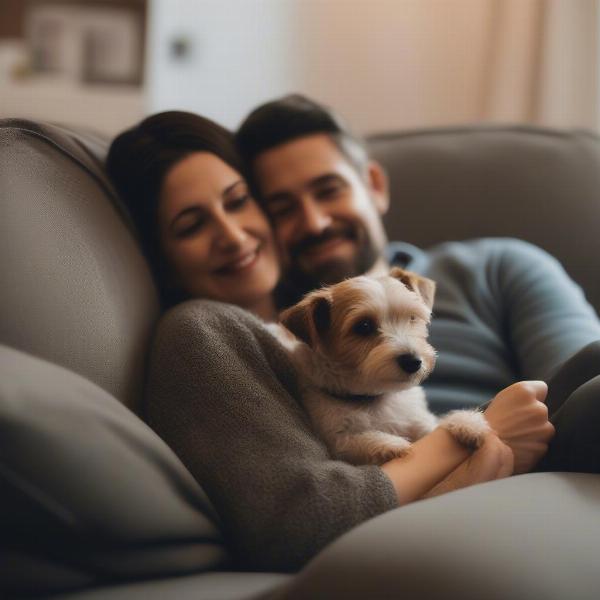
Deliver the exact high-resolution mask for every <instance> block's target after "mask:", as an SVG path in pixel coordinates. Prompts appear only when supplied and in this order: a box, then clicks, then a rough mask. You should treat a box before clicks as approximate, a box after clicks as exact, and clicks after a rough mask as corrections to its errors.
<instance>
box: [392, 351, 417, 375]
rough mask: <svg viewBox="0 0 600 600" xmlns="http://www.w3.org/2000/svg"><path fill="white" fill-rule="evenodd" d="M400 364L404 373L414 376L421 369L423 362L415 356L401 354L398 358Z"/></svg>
mask: <svg viewBox="0 0 600 600" xmlns="http://www.w3.org/2000/svg"><path fill="white" fill-rule="evenodd" d="M398 364H399V365H400V368H401V369H402V370H403V371H406V372H407V373H410V374H412V373H416V372H417V371H418V370H419V369H420V368H421V364H422V361H421V359H420V358H419V357H417V356H415V355H414V354H401V355H400V356H399V357H398Z"/></svg>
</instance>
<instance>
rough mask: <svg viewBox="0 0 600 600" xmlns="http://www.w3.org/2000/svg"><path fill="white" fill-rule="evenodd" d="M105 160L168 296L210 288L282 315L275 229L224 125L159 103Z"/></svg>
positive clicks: (211, 293) (219, 296) (199, 294)
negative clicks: (166, 109) (160, 108)
mask: <svg viewBox="0 0 600 600" xmlns="http://www.w3.org/2000/svg"><path fill="white" fill-rule="evenodd" d="M107 169H108V172H109V175H110V176H111V178H112V180H113V182H114V183H115V186H116V188H117V189H118V191H119V193H120V195H121V197H122V198H123V199H124V200H125V202H126V203H127V206H128V208H129V211H130V213H131V215H132V216H133V218H134V220H135V224H136V226H137V229H138V232H139V233H140V235H141V237H142V243H143V247H144V250H145V252H146V255H147V257H148V259H149V261H150V264H151V266H152V267H153V270H154V272H155V275H156V277H157V280H158V283H159V289H160V291H161V294H162V297H163V301H164V302H165V304H166V305H172V304H175V303H177V302H178V301H181V300H183V299H185V298H211V299H213V300H220V301H222V302H229V303H231V304H236V305H238V306H241V307H243V308H246V309H248V310H250V311H251V312H253V313H255V314H257V315H258V316H260V317H262V318H264V319H266V320H272V319H274V318H275V316H276V312H275V305H274V301H273V293H272V292H273V289H274V288H275V285H276V283H277V280H278V279H279V264H278V260H277V256H276V252H275V245H274V242H273V237H272V234H271V229H270V226H269V223H268V222H267V219H266V217H265V216H264V214H263V213H262V211H261V210H260V209H259V207H258V205H257V204H256V202H255V201H254V199H253V198H252V197H251V196H250V194H249V191H248V186H247V185H246V181H245V180H244V177H243V176H242V167H241V164H240V161H239V158H238V156H237V153H236V151H235V148H234V146H233V143H232V139H231V134H230V133H229V132H228V131H227V130H226V129H224V128H223V127H221V126H220V125H217V124H216V123H213V122H212V121H209V120H208V119H204V118H203V117H200V116H198V115H194V114H191V113H184V112H176V111H173V112H165V113H159V114H157V115H154V116H151V117H149V118H147V119H145V120H144V121H142V122H141V123H140V124H139V125H138V126H136V127H134V128H132V129H129V130H128V131H125V132H124V133H122V134H121V135H120V136H118V137H117V138H116V139H115V140H114V141H113V143H112V145H111V148H110V152H109V155H108V158H107Z"/></svg>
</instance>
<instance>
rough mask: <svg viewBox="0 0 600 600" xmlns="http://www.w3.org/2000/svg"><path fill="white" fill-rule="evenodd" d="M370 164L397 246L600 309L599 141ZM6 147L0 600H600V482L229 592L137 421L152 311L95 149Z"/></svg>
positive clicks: (33, 142)
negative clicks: (470, 259) (501, 246)
mask: <svg viewBox="0 0 600 600" xmlns="http://www.w3.org/2000/svg"><path fill="white" fill-rule="evenodd" d="M370 144H371V148H372V151H373V154H374V155H375V156H376V157H377V158H378V159H379V160H380V161H381V162H382V163H383V164H384V165H385V166H386V168H387V170H388V172H389V174H390V178H391V183H392V188H393V190H394V196H393V197H392V208H391V211H390V214H389V215H388V218H387V221H386V226H387V228H388V232H389V234H390V238H392V239H405V240H407V241H410V242H413V243H416V244H417V245H422V246H427V245H429V244H432V243H435V242H437V241H442V240H446V239H457V238H467V237H474V236H480V235H502V236H505V235H510V236H516V237H521V238H523V239H527V240H530V241H532V242H534V243H537V244H538V245H540V246H542V247H544V248H545V249H547V250H549V251H550V252H552V253H553V254H554V255H555V256H557V257H558V258H559V259H560V260H561V261H562V262H563V264H564V265H565V267H566V268H567V270H568V271H569V272H570V273H571V275H572V277H573V278H574V279H575V280H576V281H577V282H578V283H579V284H581V285H582V286H583V288H584V289H585V290H586V293H587V294H588V298H589V299H590V301H591V302H592V303H593V304H594V306H595V307H596V309H597V310H598V309H599V308H600V283H599V282H598V280H597V277H596V272H597V268H596V259H595V256H596V252H595V251H596V249H597V248H600V245H599V244H598V242H597V234H596V223H598V222H600V202H599V201H598V200H599V199H600V198H599V197H598V196H600V194H599V193H598V190H600V140H599V139H598V138H597V137H595V136H594V135H592V134H589V133H583V132H559V131H550V130H544V129H538V128H530V127H510V126H495V127H486V126H474V127H463V128H452V129H437V130H428V131H418V132H408V133H399V134H385V135H380V136H373V137H372V138H371V139H370ZM0 148H1V154H0V227H1V235H0V260H1V261H2V268H1V269H0V289H1V290H2V294H1V302H2V311H1V317H0V345H1V346H0V514H1V515H2V518H1V519H0V524H1V527H2V532H1V534H0V597H43V598H55V599H58V598H60V599H65V600H66V599H72V600H84V599H85V600H100V599H102V600H104V599H106V600H117V599H125V598H127V599H130V598H131V599H137V598H140V599H141V598H143V599H144V600H150V599H154V598H156V599H158V598H177V599H178V600H187V599H188V598H189V599H192V598H193V599H195V600H217V599H219V600H231V599H240V600H241V599H250V598H264V599H274V600H275V599H281V600H295V599H298V600H299V599H312V598H327V599H334V600H337V599H349V600H352V599H359V598H360V599H371V598H415V599H418V598H427V599H430V598H448V597H461V598H463V599H471V598H472V599H480V598H484V597H485V598H486V599H487V600H492V599H509V598H511V599H518V598H544V599H545V600H559V599H561V600H563V599H564V598H569V599H582V600H583V599H588V598H589V599H592V598H596V597H597V590H598V589H599V588H600V571H599V570H598V555H599V553H600V518H599V516H600V475H590V474H581V473H537V474H527V475H521V476H516V477H512V478H508V479H504V480H501V481H496V482H491V483H487V484H482V485H478V486H473V487H471V488H468V489H466V490H460V491H457V492H453V493H451V494H447V495H445V496H441V497H438V498H434V499H431V500H427V501H423V502H418V503H415V504H412V505H409V506H406V507H402V508H399V509H396V510H393V511H390V512H388V513H386V514H383V515H380V516H379V517H377V518H375V519H372V520H370V521H368V522H366V523H363V524H362V525H360V526H358V527H356V528H355V529H353V530H352V531H349V532H348V533H346V534H345V535H343V536H342V537H341V538H339V539H338V540H336V541H334V542H333V543H332V544H330V545H329V546H328V547H327V548H325V549H324V550H323V551H322V552H321V553H320V554H319V555H317V556H316V557H315V558H314V559H313V560H312V561H311V562H310V563H309V564H307V565H306V566H305V567H304V568H303V569H302V570H301V571H300V572H299V573H296V574H282V573H249V572H237V571H236V570H235V566H234V565H233V563H232V561H231V557H230V554H229V552H228V549H227V544H226V541H225V540H224V538H223V535H222V533H221V527H220V522H219V516H218V507H214V506H213V505H212V503H211V501H210V499H209V498H208V497H207V496H206V494H205V493H204V492H203V490H202V482H198V481H195V480H194V479H193V478H192V477H191V475H190V474H189V472H188V471H187V470H186V468H185V467H184V465H183V464H182V463H181V462H180V461H179V459H178V458H177V457H176V456H175V455H174V453H173V452H172V451H171V450H170V449H169V448H168V447H167V446H166V444H164V443H163V442H162V441H161V440H160V438H158V436H156V435H155V434H154V433H153V432H152V431H151V430H150V429H149V428H148V427H147V426H146V425H145V424H144V423H143V421H142V420H141V419H140V418H139V417H138V416H136V415H137V414H139V408H140V401H141V397H142V391H143V382H144V366H145V360H146V354H147V349H148V346H149V342H150V339H151V337H152V332H153V328H154V325H155V324H156V321H157V318H158V317H159V314H160V310H159V305H158V298H157V291H156V288H155V285H154V283H153V281H152V277H151V274H150V271H149V268H148V265H147V264H146V262H145V260H144V258H143V256H142V254H141V252H140V249H139V244H138V241H137V238H136V233H135V230H134V228H133V227H132V225H131V222H130V221H129V218H128V215H127V213H126V211H125V210H124V209H123V207H122V206H121V204H120V203H119V200H118V198H117V197H116V195H115V192H114V190H113V188H112V186H111V185H110V182H109V181H108V180H107V178H106V175H105V173H104V170H103V159H104V156H105V153H106V149H107V142H106V140H105V139H103V138H102V137H100V136H98V135H96V134H94V133H93V132H92V131H84V130H81V129H78V130H72V129H70V128H68V127H63V126H57V125H50V124H43V123H34V122H30V121H24V120H16V119H12V120H2V121H0Z"/></svg>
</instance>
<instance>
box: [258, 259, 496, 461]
mask: <svg viewBox="0 0 600 600" xmlns="http://www.w3.org/2000/svg"><path fill="white" fill-rule="evenodd" d="M434 293H435V283H434V282H433V281H431V280H429V279H426V278H424V277H421V276H419V275H416V274H414V273H411V272H409V271H405V270H403V269H399V268H393V269H392V270H391V272H390V274H389V276H383V277H371V276H361V277H354V278H352V279H347V280H345V281H342V282H341V283H338V284H336V285H332V286H330V287H326V288H322V289H319V290H316V291H314V292H312V293H310V294H308V295H307V296H305V297H304V298H303V299H302V300H301V301H300V302H299V303H298V304H296V305H294V306H292V307H291V308H289V309H287V310H286V311H284V312H283V313H282V315H281V322H280V324H276V325H271V326H269V328H270V330H271V331H272V332H273V333H274V334H275V335H276V336H277V338H278V339H279V340H280V341H281V343H282V344H283V346H284V347H285V348H286V350H287V351H288V353H289V355H290V357H291V359H292V361H293V363H294V365H295V367H296V368H297V369H298V370H299V371H300V379H301V381H302V382H303V386H304V389H303V392H302V401H303V403H304V407H305V409H306V410H307V412H308V414H309V416H310V419H311V421H312V424H313V426H314V428H315V430H316V431H317V433H318V434H319V435H320V436H321V437H322V439H323V440H324V441H325V443H326V444H327V446H328V447H329V449H330V452H331V453H332V455H333V456H335V457H337V458H340V459H343V460H346V461H348V462H351V463H354V464H382V463H384V462H386V461H388V460H391V459H392V458H395V457H400V456H403V455H405V454H406V453H407V452H408V451H409V448H410V445H411V443H412V442H414V441H415V440H418V439H419V438H421V437H422V436H424V435H425V434H427V433H429V432H430V431H432V430H433V429H434V428H435V427H437V426H441V427H445V428H446V429H447V430H448V431H449V432H450V433H451V434H452V435H453V436H454V437H455V438H456V439H458V440H459V441H460V442H461V443H462V444H465V445H467V446H469V447H472V448H476V447H478V446H480V445H481V443H482V442H483V438H484V436H485V434H486V433H487V432H488V431H489V426H488V425H487V422H486V420H485V418H484V416H483V414H482V413H480V412H479V411H470V410H463V411H453V412H451V413H449V414H448V415H446V416H445V417H443V418H441V419H438V418H437V417H436V416H435V415H434V414H433V413H431V412H430V411H429V409H428V408H427V403H426V400H425V394H424V392H423V389H422V388H421V387H420V383H421V382H422V381H423V380H424V379H425V378H426V377H427V376H428V375H429V373H431V371H432V369H433V367H434V364H435V350H434V349H433V348H432V347H431V346H430V345H429V343H428V341H427V335H428V325H429V322H430V318H431V308H432V306H433V297H434Z"/></svg>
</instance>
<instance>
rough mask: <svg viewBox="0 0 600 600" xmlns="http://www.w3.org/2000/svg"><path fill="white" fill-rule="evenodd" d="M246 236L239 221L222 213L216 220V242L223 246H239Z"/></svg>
mask: <svg viewBox="0 0 600 600" xmlns="http://www.w3.org/2000/svg"><path fill="white" fill-rule="evenodd" d="M247 237H248V233H247V232H246V231H245V230H244V228H243V227H242V226H241V224H240V223H238V222H237V221H236V220H235V219H234V218H232V217H230V216H227V215H224V216H222V217H221V218H219V219H218V221H217V243H218V244H219V245H220V246H221V247H224V248H229V247H236V248H237V247H239V246H241V245H242V244H243V243H244V242H245V241H246V238H247Z"/></svg>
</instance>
